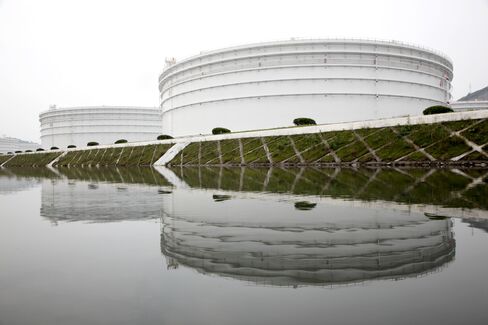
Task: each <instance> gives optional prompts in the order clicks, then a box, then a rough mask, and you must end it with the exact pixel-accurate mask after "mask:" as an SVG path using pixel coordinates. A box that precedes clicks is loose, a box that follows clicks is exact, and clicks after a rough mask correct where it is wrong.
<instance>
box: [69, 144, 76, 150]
mask: <svg viewBox="0 0 488 325" xmlns="http://www.w3.org/2000/svg"><path fill="white" fill-rule="evenodd" d="M67 148H68V149H72V148H76V146H75V145H74V144H70V145H69V146H68V147H67Z"/></svg>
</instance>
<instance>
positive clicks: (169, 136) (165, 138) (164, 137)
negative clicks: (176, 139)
mask: <svg viewBox="0 0 488 325" xmlns="http://www.w3.org/2000/svg"><path fill="white" fill-rule="evenodd" d="M157 139H158V140H168V139H173V137H172V136H171V135H168V134H161V135H158V137H157Z"/></svg>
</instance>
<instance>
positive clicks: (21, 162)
mask: <svg viewBox="0 0 488 325" xmlns="http://www.w3.org/2000/svg"><path fill="white" fill-rule="evenodd" d="M61 154H62V152H39V153H30V154H16V155H15V156H14V157H13V158H12V159H11V160H9V161H8V162H7V163H6V164H5V165H4V167H44V166H46V165H47V164H49V163H50V162H51V161H53V160H54V159H56V158H57V157H59V156H60V155H61Z"/></svg>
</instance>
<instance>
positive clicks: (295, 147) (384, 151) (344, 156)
mask: <svg viewBox="0 0 488 325" xmlns="http://www.w3.org/2000/svg"><path fill="white" fill-rule="evenodd" d="M473 146H480V147H482V150H481V152H479V151H477V150H476V149H475V148H474V147H473ZM266 148H267V150H268V152H269V155H268V154H267V152H266ZM453 159H454V160H455V161H457V163H466V162H486V161H488V120H487V119H484V120H463V121H456V122H446V123H438V124H430V125H428V124H423V125H405V126H395V127H385V128H374V129H373V128H371V129H360V130H354V131H352V130H347V131H333V132H325V133H316V134H303V135H291V136H274V137H262V138H261V137H258V138H243V139H231V140H222V141H206V142H194V143H191V144H190V145H188V146H187V147H186V148H184V149H183V151H182V152H181V153H180V154H178V155H177V156H176V157H175V158H174V159H173V160H172V161H171V162H170V165H172V166H180V165H188V166H192V165H194V166H195V165H249V166H260V165H278V166H293V165H330V164H351V163H355V164H366V165H368V164H373V165H374V164H384V163H395V164H398V165H402V164H412V163H413V164H422V163H429V164H435V163H440V162H442V163H453V162H454V160H453Z"/></svg>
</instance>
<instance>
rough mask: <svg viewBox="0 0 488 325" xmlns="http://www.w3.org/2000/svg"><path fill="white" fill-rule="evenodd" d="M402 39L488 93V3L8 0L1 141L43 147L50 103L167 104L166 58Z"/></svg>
mask: <svg viewBox="0 0 488 325" xmlns="http://www.w3.org/2000/svg"><path fill="white" fill-rule="evenodd" d="M291 37H301V38H328V37H356V38H380V39H388V40H389V39H395V40H399V41H405V42H411V43H416V44H419V45H423V46H426V47H430V48H434V49H437V50H439V51H442V52H444V53H446V54H447V55H448V56H449V57H450V58H451V59H452V60H453V61H454V70H455V71H454V81H453V86H454V89H453V95H454V98H456V99H457V98H458V97H461V96H463V95H464V94H465V93H467V92H468V89H469V85H470V84H471V87H472V90H473V91H474V90H477V89H479V88H482V87H484V86H486V85H488V0H463V1H461V0H409V1H399V0H390V1H386V0H384V1H374V0H368V1H365V0H358V1H352V0H351V1H349V0H341V1H337V0H336V1H326V0H321V1H320V0H317V1H309V0H300V1H297V0H295V1H288V0H278V1H272V0H259V1H255V0H246V1H230V0H227V1H216V0H200V1H185V0H174V1H163V0H133V1H129V0H128V1H124V0H0V135H2V134H5V135H8V136H14V137H18V138H22V139H26V140H34V141H39V136H40V135H39V122H38V114H39V112H41V111H44V110H46V109H48V107H49V105H50V104H56V105H58V106H82V105H136V106H138V105H141V106H158V83H157V79H158V74H159V72H160V71H161V69H162V67H163V64H164V58H165V57H170V56H175V57H176V58H177V59H182V58H185V57H186V56H190V55H194V54H198V53H199V52H200V51H206V50H212V49H216V48H221V47H227V46H232V45H239V44H243V43H250V42H261V41H270V40H278V39H279V40H281V39H289V38H291Z"/></svg>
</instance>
